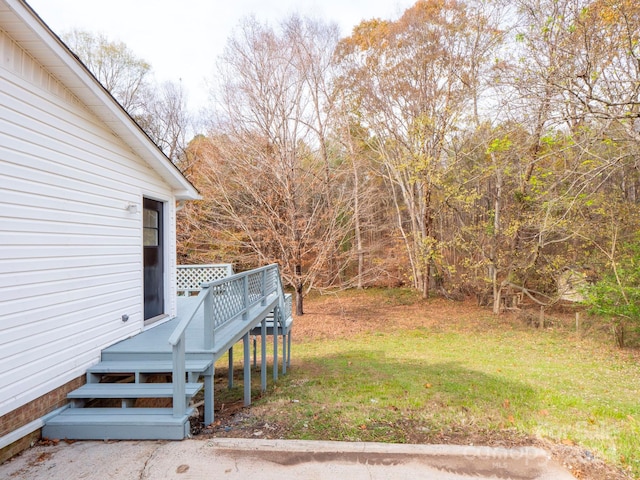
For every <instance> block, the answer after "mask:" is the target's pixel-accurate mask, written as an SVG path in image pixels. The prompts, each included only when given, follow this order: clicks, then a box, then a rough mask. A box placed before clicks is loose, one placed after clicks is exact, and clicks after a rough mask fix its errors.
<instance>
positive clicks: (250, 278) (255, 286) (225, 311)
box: [169, 264, 291, 417]
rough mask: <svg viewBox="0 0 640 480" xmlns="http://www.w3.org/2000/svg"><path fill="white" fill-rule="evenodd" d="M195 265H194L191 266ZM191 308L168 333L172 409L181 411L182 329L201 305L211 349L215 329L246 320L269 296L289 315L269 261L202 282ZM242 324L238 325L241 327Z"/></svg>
mask: <svg viewBox="0 0 640 480" xmlns="http://www.w3.org/2000/svg"><path fill="white" fill-rule="evenodd" d="M194 267H196V266H194ZM198 290H199V293H198V296H197V298H196V300H195V301H194V302H192V303H191V310H189V311H188V312H185V315H184V316H183V317H182V319H181V320H180V322H179V323H178V325H177V326H176V328H175V330H174V331H173V333H172V334H171V336H170V337H169V343H170V344H171V346H172V354H173V413H174V416H177V417H179V416H181V415H184V411H185V409H186V399H185V388H186V386H185V375H186V371H185V332H186V330H187V327H188V326H189V325H190V324H191V322H192V321H193V319H194V318H195V316H196V313H197V312H198V310H199V309H200V308H201V307H203V308H204V335H205V336H204V348H205V349H207V350H211V349H213V347H214V345H215V332H216V330H217V329H220V328H221V327H223V326H225V325H229V324H231V323H234V322H246V321H248V320H251V319H250V318H249V314H250V311H251V309H252V308H253V307H255V306H256V305H258V304H262V305H266V304H267V300H268V299H269V298H271V299H272V298H273V295H277V296H278V299H279V302H278V303H279V305H280V309H281V310H283V311H280V312H279V313H280V315H279V316H280V318H277V319H275V318H274V320H275V321H283V320H284V319H286V318H288V316H287V315H289V316H290V315H291V302H290V299H289V301H288V304H289V306H288V309H289V310H288V311H287V300H286V297H288V296H285V294H284V290H283V289H282V282H281V279H280V270H279V268H278V265H276V264H274V265H269V266H266V267H262V268H257V269H255V270H250V271H247V272H242V273H237V274H234V275H229V276H227V277H225V278H221V279H219V280H215V281H213V282H208V283H202V285H200V286H199V289H198ZM241 329H242V328H240V330H241Z"/></svg>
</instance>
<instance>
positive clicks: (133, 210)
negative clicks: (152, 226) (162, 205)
mask: <svg viewBox="0 0 640 480" xmlns="http://www.w3.org/2000/svg"><path fill="white" fill-rule="evenodd" d="M127 212H129V213H138V205H136V204H135V203H130V204H129V205H127Z"/></svg>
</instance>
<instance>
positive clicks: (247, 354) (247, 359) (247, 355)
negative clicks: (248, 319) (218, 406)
mask: <svg viewBox="0 0 640 480" xmlns="http://www.w3.org/2000/svg"><path fill="white" fill-rule="evenodd" d="M242 344H243V346H244V406H245V407H248V406H249V405H251V351H250V350H249V332H247V333H245V334H244V336H243V337H242Z"/></svg>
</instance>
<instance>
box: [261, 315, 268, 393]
mask: <svg viewBox="0 0 640 480" xmlns="http://www.w3.org/2000/svg"><path fill="white" fill-rule="evenodd" d="M260 337H261V340H262V343H261V344H260V345H261V349H260V390H261V391H263V392H265V391H266V390H267V319H266V318H263V319H262V322H261V323H260Z"/></svg>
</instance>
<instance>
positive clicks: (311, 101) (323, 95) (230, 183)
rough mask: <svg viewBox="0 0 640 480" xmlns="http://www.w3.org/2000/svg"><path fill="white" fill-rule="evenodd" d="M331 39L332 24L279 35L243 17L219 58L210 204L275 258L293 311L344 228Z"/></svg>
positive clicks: (259, 252) (294, 24) (263, 257)
mask: <svg viewBox="0 0 640 480" xmlns="http://www.w3.org/2000/svg"><path fill="white" fill-rule="evenodd" d="M336 41H337V36H336V29H335V27H327V26H324V27H323V26H322V25H320V24H318V23H317V22H311V21H309V20H303V19H300V18H299V17H295V16H294V17H290V18H289V19H287V20H285V21H284V22H283V23H282V24H281V25H280V30H279V31H276V30H274V29H273V28H271V27H269V26H267V25H262V24H260V23H259V22H257V21H256V20H255V19H253V18H247V19H245V20H244V21H243V22H242V23H241V25H240V28H239V30H237V32H236V34H235V36H233V37H232V38H231V39H230V40H229V42H228V44H227V47H226V49H225V52H224V54H223V56H222V58H221V63H220V72H221V78H220V85H221V90H220V91H219V92H218V95H217V102H216V105H217V107H218V117H217V122H216V125H215V129H214V131H213V132H212V136H213V137H214V138H216V139H217V144H218V146H219V148H220V149H221V150H222V152H223V157H224V158H225V160H224V161H222V162H219V163H217V165H216V168H215V169H213V170H212V172H211V176H210V178H211V181H212V182H213V183H214V184H215V189H214V190H215V191H216V192H217V196H215V197H212V198H209V199H208V201H210V202H212V204H214V205H215V210H216V211H217V212H220V214H221V215H224V216H225V218H226V219H227V221H228V222H229V224H230V225H233V228H234V229H235V230H236V231H238V232H242V235H241V236H242V240H241V241H242V242H243V244H244V245H245V246H246V248H248V249H251V250H252V251H253V252H254V254H255V255H256V257H257V258H258V259H259V260H260V261H263V262H264V261H280V262H282V264H283V267H284V268H283V275H284V277H285V279H286V281H287V282H288V283H290V284H291V285H292V286H293V287H294V289H295V291H296V311H297V313H298V314H302V313H303V295H304V289H305V288H306V289H309V288H312V287H313V286H314V283H315V281H316V279H317V277H318V275H320V274H321V273H324V272H326V271H327V267H328V265H330V264H331V262H333V261H335V258H336V245H337V244H338V243H339V241H340V239H341V238H342V237H344V235H345V233H344V230H345V229H346V228H348V225H345V224H344V222H343V219H344V218H345V217H344V216H343V215H340V211H341V210H343V209H344V208H345V206H344V202H343V201H342V199H341V195H342V193H341V191H340V189H339V188H335V182H336V181H337V180H336V176H339V174H338V172H337V170H336V169H335V168H334V166H333V165H332V163H331V162H330V161H329V156H328V153H327V150H326V142H327V139H326V128H327V127H326V126H327V123H328V122H327V118H328V117H327V115H329V113H330V105H329V97H328V94H327V86H326V85H327V83H328V82H327V79H326V75H327V73H326V69H327V68H328V60H329V58H330V52H332V50H333V46H334V44H335V42H336Z"/></svg>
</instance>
